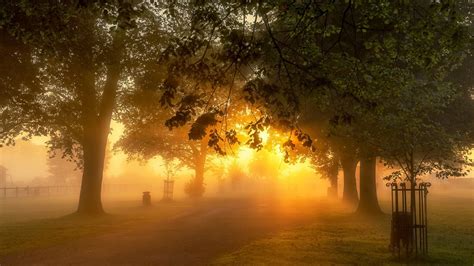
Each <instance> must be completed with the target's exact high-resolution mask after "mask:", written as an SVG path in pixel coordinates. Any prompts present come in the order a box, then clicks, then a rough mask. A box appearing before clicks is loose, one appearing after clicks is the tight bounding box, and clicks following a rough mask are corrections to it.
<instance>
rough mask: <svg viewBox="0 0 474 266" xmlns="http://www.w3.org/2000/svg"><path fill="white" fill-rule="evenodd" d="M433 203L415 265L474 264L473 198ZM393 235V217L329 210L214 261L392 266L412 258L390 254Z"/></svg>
mask: <svg viewBox="0 0 474 266" xmlns="http://www.w3.org/2000/svg"><path fill="white" fill-rule="evenodd" d="M431 206H433V207H431V211H430V214H431V215H430V217H431V218H430V225H429V226H430V228H429V237H430V250H429V252H430V253H429V256H428V257H427V258H424V259H419V260H417V261H416V263H417V264H434V265H472V262H473V255H472V254H473V253H472V251H473V250H474V246H473V242H472V241H473V229H474V228H473V227H474V225H473V218H474V210H473V209H472V206H471V205H470V199H466V198H464V199H452V198H449V199H444V200H440V199H435V200H433V201H432V204H431ZM469 206H471V207H469ZM389 237H390V216H389V215H386V216H385V217H383V218H381V219H380V220H377V221H373V220H365V219H359V218H357V217H355V216H353V215H350V214H347V213H346V214H344V213H341V212H338V211H332V212H325V213H324V215H322V216H320V217H319V218H318V219H317V221H316V222H315V223H313V224H311V225H308V226H305V227H302V228H299V229H296V230H291V231H286V232H282V233H279V234H276V235H274V236H272V237H269V238H266V239H261V240H258V241H255V242H253V243H251V244H248V245H246V246H244V247H243V248H241V249H240V250H238V251H235V252H232V253H230V254H227V255H224V256H221V257H220V258H218V259H216V260H215V261H214V264H218V265H222V264H223V265H227V264H232V265H308V264H322V265H334V264H336V265H337V264H344V265H346V264H347V265H353V264H357V265H382V264H383V265H392V264H406V263H407V262H409V261H407V260H398V258H397V257H394V256H392V255H391V253H390V252H389V250H388V243H389ZM411 263H413V261H411Z"/></svg>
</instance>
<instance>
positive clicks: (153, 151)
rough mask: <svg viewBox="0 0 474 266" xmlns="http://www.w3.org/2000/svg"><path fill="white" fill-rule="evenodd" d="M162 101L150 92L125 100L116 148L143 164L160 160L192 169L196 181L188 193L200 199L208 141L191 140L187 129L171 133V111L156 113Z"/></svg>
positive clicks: (157, 92) (157, 95) (142, 92)
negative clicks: (150, 160) (121, 133)
mask: <svg viewBox="0 0 474 266" xmlns="http://www.w3.org/2000/svg"><path fill="white" fill-rule="evenodd" d="M160 99H161V92H159V91H148V90H144V91H136V92H134V93H133V94H130V95H128V96H127V97H126V101H124V102H126V103H127V105H126V107H125V108H126V111H125V112H123V114H122V115H121V119H120V120H121V121H122V122H123V123H124V125H125V130H124V134H123V136H122V137H121V138H120V140H119V141H118V142H117V144H116V147H117V148H120V149H122V150H123V151H124V152H125V153H127V154H129V155H130V157H135V158H138V159H140V160H149V159H151V158H154V157H156V156H160V157H161V158H163V160H165V161H174V160H177V161H178V162H179V163H180V164H181V165H182V166H186V167H188V168H190V169H193V170H194V172H195V175H194V178H193V179H192V180H190V181H189V183H188V184H187V185H186V187H185V191H186V193H187V194H188V195H189V196H190V197H200V196H202V195H203V193H204V191H205V188H204V174H205V172H206V170H207V169H206V163H207V162H208V158H207V157H208V142H209V138H206V137H204V138H202V139H200V140H189V138H188V131H189V130H190V127H187V126H183V127H180V128H177V129H173V130H170V129H168V128H167V127H166V125H165V121H166V119H167V118H169V117H171V112H172V111H171V110H167V111H166V110H161V109H157V108H156V106H157V105H159V101H160Z"/></svg>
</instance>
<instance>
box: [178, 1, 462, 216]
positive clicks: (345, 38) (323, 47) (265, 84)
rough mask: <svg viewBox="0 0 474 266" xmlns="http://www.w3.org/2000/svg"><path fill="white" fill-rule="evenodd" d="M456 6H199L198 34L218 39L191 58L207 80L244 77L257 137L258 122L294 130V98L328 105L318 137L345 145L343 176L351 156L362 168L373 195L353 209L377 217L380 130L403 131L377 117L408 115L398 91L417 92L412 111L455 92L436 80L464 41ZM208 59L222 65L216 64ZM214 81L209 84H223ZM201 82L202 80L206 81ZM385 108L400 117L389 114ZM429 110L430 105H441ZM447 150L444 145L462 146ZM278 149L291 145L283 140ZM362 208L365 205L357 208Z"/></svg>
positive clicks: (298, 110) (287, 3) (303, 136)
mask: <svg viewBox="0 0 474 266" xmlns="http://www.w3.org/2000/svg"><path fill="white" fill-rule="evenodd" d="M462 7H463V4H461V3H458V2H442V3H441V2H426V3H425V2H422V3H418V2H417V3H415V2H392V1H383V2H380V1H379V2H371V3H363V4H361V3H357V2H353V1H346V2H337V3H336V2H329V3H312V2H305V1H296V2H295V1H278V2H250V3H248V4H240V5H239V4H238V3H235V2H230V4H228V5H226V4H225V3H222V2H217V3H211V4H202V5H200V6H199V8H200V11H201V12H203V13H205V14H207V15H209V14H212V15H214V16H215V17H216V18H217V19H216V21H217V22H218V23H210V24H205V25H207V26H208V27H206V26H203V27H202V28H200V29H199V30H200V32H201V33H202V32H204V31H207V30H208V31H210V32H211V34H210V36H211V38H210V39H211V40H214V37H213V36H216V37H215V38H218V39H219V40H220V42H219V43H218V44H216V43H214V42H212V41H209V42H206V41H204V42H203V43H201V45H200V46H199V45H198V46H197V47H198V49H195V50H194V51H196V52H195V53H193V55H197V54H201V55H202V58H203V59H202V60H201V61H199V62H200V63H201V64H203V65H204V66H205V69H206V73H208V72H209V73H212V72H213V71H214V72H218V70H220V69H226V70H228V69H233V70H234V75H232V74H231V77H235V73H237V74H238V77H239V78H242V80H244V82H243V83H244V86H242V91H243V92H244V93H245V94H246V97H245V99H246V100H247V101H248V102H250V103H252V104H253V105H255V106H257V108H259V109H260V110H262V114H263V115H262V119H260V120H257V121H258V123H257V125H255V124H253V125H254V126H255V127H256V131H257V132H258V131H259V130H262V129H263V128H264V126H263V125H265V124H272V125H273V126H281V128H287V129H288V130H289V131H294V132H300V131H299V126H298V124H299V123H298V122H299V119H300V114H301V111H302V108H303V107H304V103H305V102H304V101H301V99H309V100H310V101H312V102H317V103H318V104H319V105H320V108H321V109H322V110H325V109H327V108H331V109H332V111H331V112H329V113H330V114H331V116H330V117H329V118H328V120H329V121H330V123H329V127H328V130H327V131H328V132H329V134H330V135H331V136H335V137H337V139H336V141H334V142H335V143H338V142H342V143H348V145H347V146H348V147H350V149H349V150H350V152H348V153H346V154H345V155H347V156H350V157H351V158H352V160H351V161H352V162H353V163H352V164H351V167H348V169H349V170H348V172H349V171H350V172H353V171H352V170H353V169H355V165H356V162H357V160H359V158H360V159H361V160H362V164H364V167H361V170H362V171H361V180H362V182H361V186H362V187H363V188H364V189H363V190H364V191H370V193H371V194H372V195H368V196H369V197H364V200H363V202H362V203H361V204H359V207H360V208H359V209H360V210H364V209H366V210H377V209H378V208H377V207H376V206H377V205H378V204H377V201H376V197H374V195H375V193H372V192H373V191H374V189H375V188H372V187H373V185H374V184H375V182H374V181H373V178H374V177H375V175H374V174H373V170H374V169H372V168H374V167H375V164H373V163H372V162H373V161H374V158H375V156H377V155H380V154H381V153H382V151H381V150H382V148H383V147H384V146H385V144H386V143H385V144H381V143H378V141H379V140H380V141H381V142H383V141H384V138H383V134H379V133H380V132H382V131H384V130H387V129H388V128H390V130H391V133H392V134H398V135H400V134H401V133H402V132H403V128H402V130H400V131H398V130H397V128H396V127H390V126H389V124H391V122H390V118H389V117H390V116H386V115H384V114H388V113H391V114H392V115H393V116H398V114H400V117H404V116H405V115H404V114H403V112H405V111H406V112H413V113H416V110H417V108H416V106H414V105H411V104H410V105H405V103H404V101H405V100H407V99H409V98H404V97H406V96H407V94H408V95H409V96H408V97H415V95H416V94H417V93H420V92H421V93H423V94H424V95H423V96H425V95H426V97H421V98H420V100H421V101H424V102H420V103H421V106H423V105H426V104H428V105H430V104H431V101H432V100H434V99H445V100H446V99H450V98H451V97H452V96H453V95H454V94H452V91H450V90H449V89H447V87H446V83H445V82H444V80H443V79H444V76H445V74H446V73H448V72H450V71H452V69H453V67H454V66H455V65H456V64H458V63H459V62H460V60H461V59H462V55H463V54H464V51H465V49H466V46H465V44H466V43H469V40H468V39H469V38H468V37H467V36H468V34H467V31H466V25H465V22H464V21H466V20H465V19H464V18H462V17H460V16H458V15H457V13H456V12H457V11H459V9H460V8H462ZM217 10H219V11H222V10H224V11H228V10H229V13H230V14H236V15H238V16H232V15H231V16H230V19H227V15H226V12H224V13H223V14H222V13H221V15H219V14H217V12H216V11H217ZM249 13H253V14H254V18H255V20H254V21H253V22H252V21H247V19H246V15H247V14H249ZM209 16H210V15H209ZM239 16H240V19H239ZM205 17H206V18H207V16H205ZM222 17H224V18H225V19H226V21H227V22H228V23H226V24H225V26H221V24H222V23H221V20H222ZM214 32H217V33H216V34H215V35H213V34H212V33H214ZM207 36H209V35H207ZM193 47H194V48H195V47H196V46H193ZM209 47H211V48H209ZM176 49H178V48H176ZM440 49H442V51H443V52H442V53H440V52H439V51H440ZM207 51H210V54H211V55H209V57H206V55H208V53H206V52H207ZM224 55H225V56H224ZM188 57H189V56H188ZM207 58H221V59H222V60H221V62H218V63H216V62H215V60H211V59H209V60H208V61H206V60H205V59H207ZM183 62H186V58H184V61H183ZM192 65H193V64H189V65H188V63H183V66H184V67H182V68H179V69H176V72H174V73H173V75H178V76H179V75H183V73H189V72H188V71H189V69H192V68H190V66H192ZM443 66H444V67H443ZM220 73H224V74H225V73H226V71H223V72H220ZM222 76H224V77H218V78H217V79H215V80H217V81H221V80H223V79H225V75H222ZM203 77H204V78H203V80H205V81H209V82H211V81H212V78H214V77H213V76H209V75H203ZM232 80H233V79H232ZM418 82H420V83H421V84H417V83H418ZM448 87H449V86H448ZM230 91H231V90H230ZM438 97H440V98H438ZM386 102H389V103H390V104H393V105H394V106H395V107H397V106H398V107H400V108H401V109H404V110H400V109H393V108H392V109H391V107H389V106H390V104H388V105H385V103H386ZM437 103H438V104H440V105H438V106H439V107H442V104H444V103H442V102H439V101H438V102H437ZM391 111H394V112H391ZM398 111H400V113H399V112H398ZM422 111H427V110H422ZM430 111H436V110H430ZM223 113H224V115H225V114H226V112H223ZM426 114H427V115H428V116H429V114H434V113H430V112H426ZM405 118H407V119H414V120H416V117H414V116H413V117H406V116H405ZM190 120H191V119H188V120H186V121H190ZM381 120H383V121H381ZM196 121H197V119H196ZM379 122H381V123H379ZM410 123H411V122H410ZM259 125H262V126H259ZM399 125H400V126H402V124H399ZM380 126H382V127H383V129H380ZM421 130H422V131H423V132H424V133H423V134H429V132H430V131H431V129H430V128H429V127H426V128H421ZM298 135H299V137H298V138H297V139H298V140H300V139H301V140H302V141H303V142H304V143H305V144H306V145H307V146H308V147H311V146H312V139H311V138H310V137H309V136H307V135H306V134H304V133H298ZM339 140H342V141H339ZM387 143H389V142H387ZM432 144H433V145H435V144H434V143H432ZM454 144H455V143H451V145H447V146H450V147H451V148H454V147H455V146H457V147H458V148H457V149H459V148H460V146H463V145H454ZM255 146H258V145H255ZM340 146H343V147H344V146H346V145H345V144H340ZM388 146H389V145H388ZM396 146H397V145H395V147H396ZM286 147H289V148H292V147H294V144H293V143H292V141H289V142H287V143H286ZM463 147H466V146H465V145H464V146H463ZM344 151H345V149H344ZM368 188H370V189H368ZM364 193H365V192H364ZM365 199H368V200H365ZM367 204H368V205H371V207H370V208H366V205H367Z"/></svg>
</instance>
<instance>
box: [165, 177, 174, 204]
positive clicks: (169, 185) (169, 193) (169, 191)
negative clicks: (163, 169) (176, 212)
mask: <svg viewBox="0 0 474 266" xmlns="http://www.w3.org/2000/svg"><path fill="white" fill-rule="evenodd" d="M173 186H174V180H170V179H165V180H164V187H163V200H164V201H172V200H173Z"/></svg>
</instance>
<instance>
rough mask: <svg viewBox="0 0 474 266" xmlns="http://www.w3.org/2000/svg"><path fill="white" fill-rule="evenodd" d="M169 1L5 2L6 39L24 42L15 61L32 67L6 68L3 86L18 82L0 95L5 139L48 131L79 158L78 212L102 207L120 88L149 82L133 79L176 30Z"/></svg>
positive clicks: (56, 142)
mask: <svg viewBox="0 0 474 266" xmlns="http://www.w3.org/2000/svg"><path fill="white" fill-rule="evenodd" d="M167 4H168V3H164V2H160V5H158V4H155V5H150V4H148V3H147V2H143V3H132V2H128V1H99V2H94V3H92V2H90V3H89V2H84V1H80V2H79V3H70V4H69V3H63V2H61V1H49V2H47V3H39V2H18V3H17V2H11V1H10V2H7V3H5V5H2V7H1V13H2V14H8V16H6V17H2V18H1V29H2V40H1V41H2V47H8V48H11V46H12V45H10V46H7V45H8V44H9V43H19V44H20V46H19V48H18V49H21V54H18V56H17V58H13V59H14V60H13V61H14V62H16V63H18V64H20V65H21V66H24V67H25V68H26V69H27V70H28V71H27V72H26V74H24V75H23V74H21V75H19V76H17V75H15V73H10V72H8V69H4V68H2V71H6V72H3V73H2V76H6V77H7V78H5V79H2V82H3V84H2V86H3V85H4V84H6V85H5V86H9V85H10V83H13V85H16V86H14V87H12V88H13V89H15V90H11V91H10V90H7V91H8V93H7V94H6V95H7V98H6V99H7V100H6V101H4V102H2V118H3V121H1V122H2V127H1V128H2V130H1V137H0V140H1V141H2V143H7V144H10V143H12V139H14V137H15V136H16V135H18V134H19V133H21V132H27V133H28V134H29V135H30V136H31V135H47V136H49V137H50V141H49V142H48V145H49V146H50V148H51V149H52V150H56V149H61V150H62V151H63V153H64V155H66V156H68V157H69V158H71V159H73V160H75V161H76V162H77V163H78V165H79V167H81V168H82V169H83V175H82V184H81V193H80V198H79V204H78V209H77V212H78V213H81V214H82V213H83V214H101V213H103V208H102V203H101V185H102V176H103V168H104V156H105V149H106V144H107V139H108V135H109V132H110V122H111V120H112V116H113V114H114V113H115V111H117V104H116V103H117V101H119V100H120V99H119V97H120V95H121V92H122V91H127V90H131V89H133V86H132V85H135V86H144V85H146V84H137V83H134V81H136V79H137V78H138V77H140V74H141V75H143V74H144V73H148V71H147V69H149V66H151V65H152V63H151V62H153V61H154V60H153V59H151V58H152V56H151V55H152V54H156V53H157V52H158V51H160V49H161V44H162V41H163V40H166V39H168V37H169V35H170V33H171V32H172V30H173V29H171V28H172V26H173V24H172V23H171V22H170V21H171V20H172V18H173V16H172V15H173V14H174V13H171V14H169V12H170V9H174V7H173V8H172V7H170V6H168V5H167ZM160 11H163V12H164V13H166V14H169V15H170V16H163V17H161V16H158V15H157V14H158V13H159V12H160ZM45 17H47V18H48V19H47V20H45V19H44V18H45ZM145 47H146V48H145ZM153 66H155V65H153ZM153 71H155V72H159V69H157V68H154V69H153ZM132 73H133V74H132ZM158 78H159V76H158ZM2 99H3V98H2ZM19 103H20V104H19ZM118 107H120V105H118ZM12 114H18V115H19V119H18V121H15V120H17V118H16V116H14V115H12Z"/></svg>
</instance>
